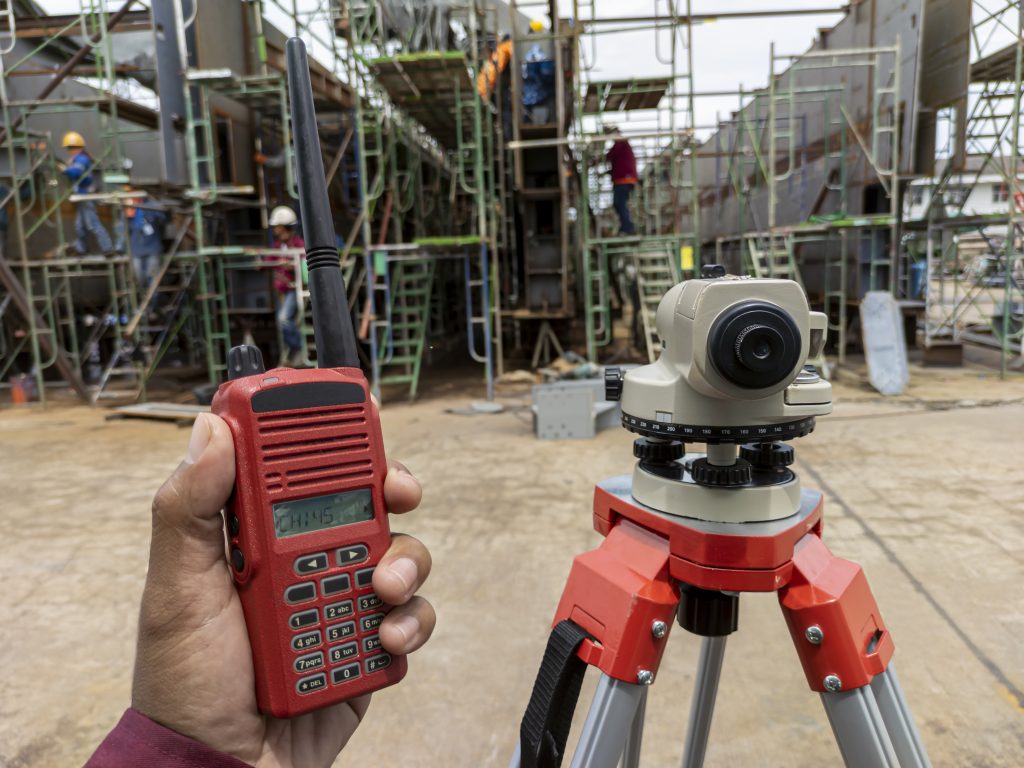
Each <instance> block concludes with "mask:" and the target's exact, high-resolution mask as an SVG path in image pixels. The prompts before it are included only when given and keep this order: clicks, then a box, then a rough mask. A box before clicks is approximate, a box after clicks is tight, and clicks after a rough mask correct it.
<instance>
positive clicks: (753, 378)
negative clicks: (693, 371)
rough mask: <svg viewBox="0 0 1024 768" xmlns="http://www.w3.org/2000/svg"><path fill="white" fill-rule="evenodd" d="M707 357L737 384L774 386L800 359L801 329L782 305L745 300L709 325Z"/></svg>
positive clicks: (784, 377) (742, 385) (743, 385)
mask: <svg viewBox="0 0 1024 768" xmlns="http://www.w3.org/2000/svg"><path fill="white" fill-rule="evenodd" d="M708 358H709V359H710V360H711V364H712V365H713V366H714V367H715V370H717V371H718V372H719V373H720V374H721V375H722V377H723V378H725V379H726V380H727V381H729V382H731V383H733V384H736V385H737V386H740V387H744V388H746V389H765V388H767V387H773V386H775V385H776V384H779V383H781V382H783V381H785V380H786V379H787V378H788V377H789V375H790V374H791V373H792V372H793V369H794V368H795V367H796V365H797V363H798V362H800V330H799V329H798V328H797V325H796V323H795V322H793V318H792V317H791V316H790V315H789V313H788V312H786V311H785V310H783V309H782V308H781V307H778V306H775V305H774V304H769V303H767V302H763V301H745V302H742V303H740V304H737V305H735V306H733V307H730V308H729V309H728V310H726V311H725V312H723V313H722V314H721V316H719V318H718V319H717V320H716V321H715V323H714V325H712V326H711V333H710V334H709V336H708Z"/></svg>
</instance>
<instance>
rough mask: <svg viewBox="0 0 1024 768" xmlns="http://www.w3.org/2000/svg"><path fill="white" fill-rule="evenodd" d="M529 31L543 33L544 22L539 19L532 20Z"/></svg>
mask: <svg viewBox="0 0 1024 768" xmlns="http://www.w3.org/2000/svg"><path fill="white" fill-rule="evenodd" d="M530 31H531V32H543V31H544V22H543V21H541V20H540V19H534V20H533V21H531V22H530Z"/></svg>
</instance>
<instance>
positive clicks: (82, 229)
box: [58, 131, 114, 254]
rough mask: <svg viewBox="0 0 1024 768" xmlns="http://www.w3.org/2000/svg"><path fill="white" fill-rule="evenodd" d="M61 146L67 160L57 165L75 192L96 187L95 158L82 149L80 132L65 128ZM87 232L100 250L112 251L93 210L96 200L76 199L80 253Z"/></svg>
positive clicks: (86, 248) (84, 192)
mask: <svg viewBox="0 0 1024 768" xmlns="http://www.w3.org/2000/svg"><path fill="white" fill-rule="evenodd" d="M62 143H63V146H64V149H66V150H68V162H67V163H60V164H59V165H58V167H59V168H60V170H61V171H62V172H63V173H64V175H65V176H67V177H68V178H69V179H70V180H71V183H72V184H73V185H74V188H75V192H76V193H77V194H79V195H88V194H90V193H92V192H95V191H96V185H95V183H94V182H93V177H92V171H93V168H94V166H95V165H96V162H95V161H94V160H93V159H92V157H90V156H89V153H88V152H86V151H85V139H83V138H82V134H80V133H78V132H76V131H68V132H67V133H65V134H64V141H63V142H62ZM88 232H91V233H92V236H93V237H95V238H96V245H97V247H98V248H99V251H100V253H113V251H114V245H113V243H111V242H110V235H109V234H108V233H107V230H106V229H105V228H104V226H103V224H102V223H100V217H99V215H98V214H97V213H96V203H95V202H94V201H93V200H79V201H78V202H76V203H75V247H76V248H77V250H78V252H79V253H80V254H86V253H88V252H89V244H88V242H87V240H86V233H88Z"/></svg>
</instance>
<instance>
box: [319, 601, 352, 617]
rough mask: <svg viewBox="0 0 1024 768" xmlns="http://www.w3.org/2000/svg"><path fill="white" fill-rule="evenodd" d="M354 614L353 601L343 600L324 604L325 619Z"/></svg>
mask: <svg viewBox="0 0 1024 768" xmlns="http://www.w3.org/2000/svg"><path fill="white" fill-rule="evenodd" d="M351 615H352V601H351V600H342V601H341V602H340V603H332V604H331V605H325V606H324V621H334V620H335V619H344V618H345V617H346V616H351Z"/></svg>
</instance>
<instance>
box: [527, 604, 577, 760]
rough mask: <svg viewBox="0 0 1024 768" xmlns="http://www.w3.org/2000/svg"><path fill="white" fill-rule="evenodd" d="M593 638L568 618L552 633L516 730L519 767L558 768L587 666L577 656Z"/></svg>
mask: <svg viewBox="0 0 1024 768" xmlns="http://www.w3.org/2000/svg"><path fill="white" fill-rule="evenodd" d="M593 639H594V638H593V636H592V635H591V634H590V633H588V632H587V631H586V630H584V629H582V628H581V627H580V626H579V625H577V624H575V623H573V622H572V621H569V620H568V619H566V620H564V621H560V622H558V624H556V625H555V628H554V629H553V630H551V636H550V637H549V638H548V645H547V648H545V649H544V659H543V661H541V664H540V671H539V672H538V673H537V680H536V682H534V685H533V693H532V694H531V696H530V703H529V705H527V707H526V714H525V715H523V722H522V725H521V726H520V727H519V741H520V747H521V757H520V766H521V768H558V766H560V765H561V764H562V758H563V757H564V756H565V742H566V740H567V739H568V738H569V728H570V726H571V725H572V716H573V713H574V712H575V711H576V702H577V701H578V700H579V697H580V686H582V685H583V675H584V673H585V672H586V671H587V665H586V664H585V663H584V662H583V661H582V660H581V659H580V658H579V657H578V656H577V655H576V651H577V650H578V649H579V647H580V643H582V642H583V641H584V640H593Z"/></svg>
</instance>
